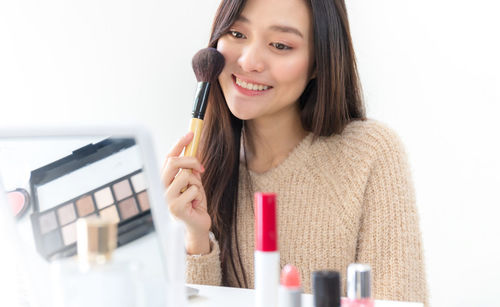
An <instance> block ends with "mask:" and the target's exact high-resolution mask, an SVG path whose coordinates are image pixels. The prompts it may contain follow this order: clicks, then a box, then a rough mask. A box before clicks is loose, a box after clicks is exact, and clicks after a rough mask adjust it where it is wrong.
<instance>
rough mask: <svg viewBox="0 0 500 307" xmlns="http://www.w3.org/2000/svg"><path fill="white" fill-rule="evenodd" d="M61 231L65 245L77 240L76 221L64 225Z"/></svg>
mask: <svg viewBox="0 0 500 307" xmlns="http://www.w3.org/2000/svg"><path fill="white" fill-rule="evenodd" d="M61 231H62V236H63V241H64V245H70V244H73V243H75V242H76V222H74V223H71V224H69V225H66V226H64V227H63V228H62V229H61Z"/></svg>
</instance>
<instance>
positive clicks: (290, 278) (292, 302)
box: [279, 264, 302, 307]
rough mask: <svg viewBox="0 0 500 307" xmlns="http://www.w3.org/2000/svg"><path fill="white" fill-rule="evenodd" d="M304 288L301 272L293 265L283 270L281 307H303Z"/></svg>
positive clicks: (288, 265)
mask: <svg viewBox="0 0 500 307" xmlns="http://www.w3.org/2000/svg"><path fill="white" fill-rule="evenodd" d="M301 294H302V287H301V286H300V274H299V270H297V268H296V267H294V266H293V265H291V264H287V265H285V267H284V268H283V270H281V285H280V290H279V307H301Z"/></svg>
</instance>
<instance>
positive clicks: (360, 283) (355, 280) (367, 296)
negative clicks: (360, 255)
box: [342, 263, 374, 307]
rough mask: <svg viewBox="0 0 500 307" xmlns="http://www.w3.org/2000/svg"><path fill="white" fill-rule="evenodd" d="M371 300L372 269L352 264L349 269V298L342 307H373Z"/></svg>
mask: <svg viewBox="0 0 500 307" xmlns="http://www.w3.org/2000/svg"><path fill="white" fill-rule="evenodd" d="M373 306H374V300H373V299H372V298H371V267H370V266H369V265H367V264H359V263H352V264H350V265H349V267H348V268H347V298H346V299H345V300H342V307H373Z"/></svg>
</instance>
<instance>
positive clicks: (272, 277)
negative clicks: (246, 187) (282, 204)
mask: <svg viewBox="0 0 500 307" xmlns="http://www.w3.org/2000/svg"><path fill="white" fill-rule="evenodd" d="M254 201H255V254H254V257H255V306H256V307H275V306H278V289H279V274H280V254H279V251H278V231H277V228H278V227H277V216H276V215H277V214H276V194H273V193H255V196H254Z"/></svg>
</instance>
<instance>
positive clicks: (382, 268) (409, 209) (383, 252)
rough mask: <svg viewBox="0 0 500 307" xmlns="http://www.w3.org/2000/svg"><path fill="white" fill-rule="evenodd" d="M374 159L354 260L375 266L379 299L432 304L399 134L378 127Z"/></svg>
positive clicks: (375, 290) (374, 280) (373, 136)
mask: <svg viewBox="0 0 500 307" xmlns="http://www.w3.org/2000/svg"><path fill="white" fill-rule="evenodd" d="M368 134H370V136H371V137H370V139H372V140H376V144H373V146H374V148H376V151H375V153H376V155H375V157H374V158H373V160H372V165H371V170H370V173H369V175H368V181H367V184H366V188H365V191H364V198H363V204H362V205H363V210H362V212H363V213H362V216H361V224H360V231H359V235H358V245H357V253H356V255H357V256H356V262H358V263H369V264H371V266H372V268H373V272H372V274H373V277H372V285H373V289H372V292H373V296H374V297H375V298H376V299H389V300H401V301H414V302H423V303H425V304H426V305H427V306H428V301H427V300H428V298H427V289H426V282H425V280H426V279H425V270H424V261H423V255H422V242H421V233H420V229H419V220H418V214H417V210H416V206H415V194H414V188H413V183H412V180H411V174H410V170H409V166H408V162H407V157H406V154H405V151H404V148H403V146H402V143H401V141H400V139H399V138H398V136H397V135H396V134H394V133H393V132H392V130H390V129H388V128H385V127H383V126H381V125H378V129H371V130H370V131H369V132H368Z"/></svg>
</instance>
